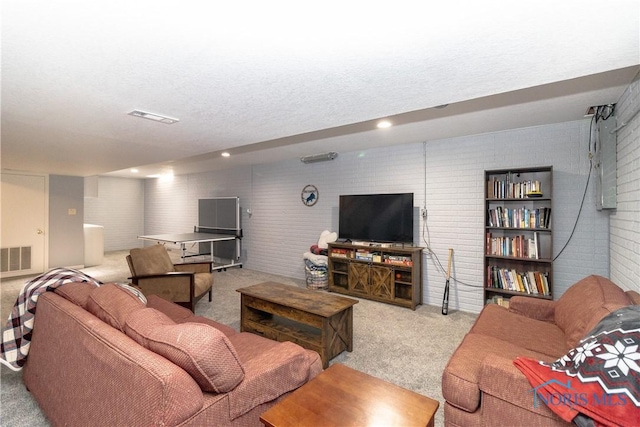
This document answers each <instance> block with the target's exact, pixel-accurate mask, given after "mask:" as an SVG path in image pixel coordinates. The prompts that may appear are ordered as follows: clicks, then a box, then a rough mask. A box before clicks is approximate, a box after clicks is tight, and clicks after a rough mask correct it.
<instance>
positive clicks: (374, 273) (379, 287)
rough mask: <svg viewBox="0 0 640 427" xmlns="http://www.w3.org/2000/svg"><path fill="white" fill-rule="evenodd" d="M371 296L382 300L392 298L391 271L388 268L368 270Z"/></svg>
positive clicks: (373, 267) (374, 267)
mask: <svg viewBox="0 0 640 427" xmlns="http://www.w3.org/2000/svg"><path fill="white" fill-rule="evenodd" d="M369 271H370V275H369V276H370V277H369V279H370V283H371V295H374V296H377V297H380V298H384V299H392V298H393V269H391V268H388V267H376V266H372V267H371V268H370V269H369Z"/></svg>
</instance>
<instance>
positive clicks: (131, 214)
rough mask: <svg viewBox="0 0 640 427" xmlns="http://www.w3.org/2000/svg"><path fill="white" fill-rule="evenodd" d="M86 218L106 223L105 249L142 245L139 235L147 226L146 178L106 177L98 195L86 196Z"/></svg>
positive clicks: (92, 221) (120, 248) (99, 187)
mask: <svg viewBox="0 0 640 427" xmlns="http://www.w3.org/2000/svg"><path fill="white" fill-rule="evenodd" d="M84 222H85V224H96V225H102V226H103V227H104V250H105V251H116V250H123V249H130V248H135V247H139V246H141V243H140V241H139V240H138V239H137V236H138V235H140V234H142V233H143V230H144V181H143V180H141V179H126V178H114V177H103V176H101V177H100V178H99V179H98V197H85V199H84Z"/></svg>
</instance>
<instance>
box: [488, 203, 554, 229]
mask: <svg viewBox="0 0 640 427" xmlns="http://www.w3.org/2000/svg"><path fill="white" fill-rule="evenodd" d="M488 218H489V221H488V223H489V227H503V228H534V229H535V228H549V224H550V220H551V208H547V207H542V208H536V209H529V208H527V207H522V208H513V209H509V208H503V207H502V206H497V207H495V208H491V209H489V216H488Z"/></svg>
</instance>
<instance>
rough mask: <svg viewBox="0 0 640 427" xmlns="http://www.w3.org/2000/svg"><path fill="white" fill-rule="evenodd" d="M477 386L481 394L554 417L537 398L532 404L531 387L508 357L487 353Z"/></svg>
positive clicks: (532, 391)
mask: <svg viewBox="0 0 640 427" xmlns="http://www.w3.org/2000/svg"><path fill="white" fill-rule="evenodd" d="M509 305H511V304H509ZM478 387H479V388H480V391H481V392H482V393H483V394H484V393H486V394H489V395H491V396H494V397H496V398H498V399H500V400H503V401H505V402H509V403H510V404H512V405H514V406H517V407H519V408H523V409H525V410H527V411H530V412H532V413H534V414H538V415H542V416H545V417H549V418H556V417H555V415H554V414H553V412H552V411H551V410H550V409H549V408H548V407H547V406H546V405H545V404H543V403H540V401H539V400H538V401H536V402H537V404H534V396H533V394H534V390H533V387H532V386H531V384H530V383H529V381H528V380H527V377H525V376H524V374H523V373H522V372H520V370H519V369H518V368H517V367H516V366H515V365H514V364H513V360H511V359H509V358H506V357H502V356H498V355H496V354H489V355H487V357H485V359H484V361H483V364H482V369H481V371H480V378H479V382H478ZM505 417H506V414H505ZM506 419H508V417H506Z"/></svg>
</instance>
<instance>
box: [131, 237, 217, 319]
mask: <svg viewBox="0 0 640 427" xmlns="http://www.w3.org/2000/svg"><path fill="white" fill-rule="evenodd" d="M127 263H128V264H129V270H131V275H132V277H131V278H130V279H131V281H132V282H133V284H134V285H136V286H138V287H139V288H140V289H141V290H142V293H144V294H145V295H157V296H159V297H162V298H164V299H166V300H168V301H173V302H175V303H176V304H179V305H181V306H183V307H187V308H188V309H190V310H191V311H194V310H195V306H196V303H197V302H198V300H200V298H202V297H203V296H205V294H206V293H207V292H208V293H209V301H211V300H212V286H213V274H211V263H210V262H193V263H192V262H190V263H184V264H174V263H173V262H172V261H171V258H169V254H168V253H167V249H166V248H165V247H164V246H162V245H153V246H148V247H146V248H135V249H131V250H130V251H129V255H127Z"/></svg>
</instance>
